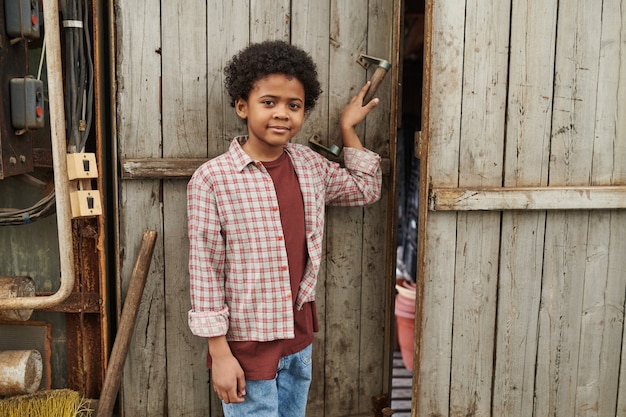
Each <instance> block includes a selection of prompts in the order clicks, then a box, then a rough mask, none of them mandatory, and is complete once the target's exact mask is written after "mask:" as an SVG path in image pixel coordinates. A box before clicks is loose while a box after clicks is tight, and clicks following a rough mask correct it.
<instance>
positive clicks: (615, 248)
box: [576, 1, 626, 416]
mask: <svg viewBox="0 0 626 417" xmlns="http://www.w3.org/2000/svg"><path fill="white" fill-rule="evenodd" d="M620 7H621V6H620V2H616V1H608V2H604V3H603V7H602V11H601V13H602V14H601V27H598V31H599V36H600V41H599V43H598V44H597V47H598V48H599V55H598V56H599V58H598V67H597V71H598V76H597V78H598V83H597V91H596V94H597V105H596V107H595V111H596V114H595V126H594V130H595V135H594V145H593V163H592V168H591V182H592V184H620V183H621V184H623V181H624V178H625V177H626V176H625V175H624V173H625V172H626V163H625V162H624V161H623V158H615V155H619V153H618V152H619V151H618V150H619V149H620V148H622V149H623V146H624V144H625V143H626V139H625V138H623V133H622V134H620V132H619V130H620V129H621V130H622V132H623V129H624V124H623V123H622V124H621V127H620V125H619V124H618V123H619V119H618V118H617V117H616V115H617V114H618V112H619V106H620V105H623V104H620V101H621V102H622V103H623V101H624V100H625V99H626V97H624V96H622V97H621V100H620V97H619V94H620V84H622V85H623V83H625V82H626V73H625V72H624V69H623V67H622V66H621V65H620V64H623V62H626V60H625V59H624V58H623V57H621V55H622V54H623V53H624V52H625V48H626V44H621V43H620V37H621V36H622V35H621V32H623V27H624V23H626V17H625V16H623V15H622V14H621V13H618V12H617V11H618V10H620ZM623 91H624V90H623V89H622V90H621V92H622V94H623ZM621 155H624V153H622V154H621ZM625 232H626V225H625V223H624V213H621V212H602V211H600V212H592V213H590V215H589V235H588V236H589V237H588V242H587V255H586V259H587V268H586V270H585V283H584V298H583V306H582V312H581V313H582V319H581V345H580V357H581V358H582V360H581V361H580V362H579V365H578V367H579V369H578V381H577V390H576V411H577V413H578V415H581V416H603V415H612V414H613V413H615V411H614V410H615V409H616V407H617V397H618V393H619V391H618V386H619V370H618V368H617V367H616V366H614V364H616V363H619V361H620V347H621V342H622V335H623V331H624V321H623V317H624V316H623V309H621V308H618V309H616V307H617V306H622V307H623V306H624V301H625V295H626V277H624V276H623V274H621V273H617V274H616V273H615V272H616V270H622V271H623V270H624V268H626V259H624V257H623V256H619V255H617V254H618V253H620V252H619V249H620V247H622V252H621V253H622V254H623V253H624V252H623V243H622V242H623V241H624V238H625V237H626V234H625ZM616 255H617V256H616ZM592 358H597V359H595V360H594V359H592Z"/></svg>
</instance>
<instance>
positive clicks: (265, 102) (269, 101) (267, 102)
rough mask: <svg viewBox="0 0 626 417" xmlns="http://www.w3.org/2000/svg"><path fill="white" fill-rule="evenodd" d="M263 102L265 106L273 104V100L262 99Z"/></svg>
mask: <svg viewBox="0 0 626 417" xmlns="http://www.w3.org/2000/svg"><path fill="white" fill-rule="evenodd" d="M263 104H265V105H266V106H271V105H272V104H274V100H263Z"/></svg>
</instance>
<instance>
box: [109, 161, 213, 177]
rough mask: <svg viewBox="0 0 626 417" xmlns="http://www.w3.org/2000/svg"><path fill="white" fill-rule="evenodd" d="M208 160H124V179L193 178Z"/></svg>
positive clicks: (122, 173)
mask: <svg viewBox="0 0 626 417" xmlns="http://www.w3.org/2000/svg"><path fill="white" fill-rule="evenodd" d="M207 160H208V158H137V159H124V160H122V164H121V166H122V172H121V176H122V179H125V180H134V179H167V178H191V175H192V174H193V173H194V172H195V170H196V169H198V167H199V166H200V165H202V164H203V163H205V162H206V161H207Z"/></svg>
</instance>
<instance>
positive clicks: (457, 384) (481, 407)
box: [450, 1, 510, 415]
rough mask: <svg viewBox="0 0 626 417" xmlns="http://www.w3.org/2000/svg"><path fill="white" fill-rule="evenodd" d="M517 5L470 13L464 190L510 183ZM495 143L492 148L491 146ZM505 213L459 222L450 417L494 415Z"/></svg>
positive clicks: (471, 6)
mask: <svg viewBox="0 0 626 417" xmlns="http://www.w3.org/2000/svg"><path fill="white" fill-rule="evenodd" d="M509 29H510V3H508V2H499V1H498V2H496V1H493V2H484V1H483V2H481V1H469V2H468V3H467V8H466V31H465V33H466V36H465V58H464V66H463V104H462V106H463V112H462V114H461V143H460V155H462V158H461V159H460V162H459V185H460V186H462V187H463V186H497V185H500V184H502V167H503V163H504V121H505V108H506V82H507V79H508V67H507V65H508V50H509ZM485 138H489V142H490V146H485ZM499 238H500V214H499V213H497V212H496V213H465V212H464V213H460V214H459V216H458V222H457V239H458V240H457V247H456V257H457V261H456V270H455V284H454V286H455V294H456V296H455V306H454V313H453V329H454V330H453V339H452V370H451V389H450V413H451V414H452V415H456V414H465V413H468V412H470V410H471V411H472V412H473V413H475V414H478V415H488V414H489V413H490V412H491V400H492V392H491V390H492V378H493V351H494V346H495V340H494V337H495V335H494V332H493V328H494V325H495V321H496V315H495V313H496V290H497V284H498V279H497V277H498V263H497V262H494V261H493V260H494V259H497V257H498V252H499Z"/></svg>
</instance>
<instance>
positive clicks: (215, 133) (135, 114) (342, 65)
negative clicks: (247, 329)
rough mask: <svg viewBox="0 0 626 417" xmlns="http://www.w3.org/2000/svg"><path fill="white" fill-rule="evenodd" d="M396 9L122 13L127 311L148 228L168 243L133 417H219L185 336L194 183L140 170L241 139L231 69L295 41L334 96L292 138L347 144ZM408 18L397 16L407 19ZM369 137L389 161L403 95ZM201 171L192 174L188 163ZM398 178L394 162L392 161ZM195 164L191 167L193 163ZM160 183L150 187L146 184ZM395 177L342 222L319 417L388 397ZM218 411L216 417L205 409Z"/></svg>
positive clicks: (321, 364) (216, 8) (202, 347)
mask: <svg viewBox="0 0 626 417" xmlns="http://www.w3.org/2000/svg"><path fill="white" fill-rule="evenodd" d="M398 3H399V2H398V1H396V0H369V1H367V2H363V1H356V0H350V1H346V0H326V1H318V0H316V1H312V0H302V1H300V0H298V1H290V0H268V1H256V0H233V1H228V2H223V1H216V0H209V1H204V0H202V1H200V0H171V1H170V0H168V1H159V0H118V1H116V2H115V3H114V26H115V43H116V51H115V70H116V82H115V88H116V90H117V93H116V103H115V115H116V120H115V122H116V129H115V137H116V138H115V139H116V141H117V157H118V159H119V165H120V167H121V172H120V175H119V177H120V181H119V185H118V191H117V192H118V196H117V199H118V211H119V215H118V216H119V219H118V221H119V236H118V248H119V268H118V269H119V286H120V293H121V294H120V298H121V301H122V302H123V299H124V294H125V291H126V288H127V287H128V281H129V277H130V273H131V271H132V268H133V264H134V259H135V256H136V253H137V250H138V246H139V243H140V239H141V235H142V232H143V230H144V229H154V230H157V231H158V233H159V236H160V239H159V241H158V243H157V246H156V248H155V253H154V256H153V259H152V265H151V272H150V275H149V277H148V283H147V286H146V289H145V292H144V295H143V299H142V304H141V306H140V309H139V314H138V319H137V324H136V328H135V332H134V338H133V341H132V344H131V350H130V352H129V356H128V358H127V361H126V366H125V372H124V379H123V391H122V392H123V397H124V401H123V407H122V408H123V411H124V412H125V415H127V416H151V417H157V416H168V415H169V416H207V415H211V416H218V415H221V409H220V406H219V404H218V403H217V401H216V399H215V397H214V396H210V393H212V390H211V389H210V382H209V373H208V372H207V370H206V368H205V358H206V351H207V349H206V340H204V339H201V338H198V337H195V336H193V335H192V334H191V333H190V331H189V330H188V327H187V311H188V310H189V308H190V305H189V294H188V273H187V256H188V241H187V236H186V206H185V187H186V183H187V179H188V178H186V177H185V175H184V174H183V175H182V176H180V177H176V176H172V175H169V174H168V173H167V170H165V172H164V173H163V177H162V178H158V176H156V177H157V178H155V176H152V178H146V176H145V175H144V176H143V177H142V175H141V174H139V175H132V178H130V177H131V176H129V175H128V172H126V171H125V169H126V168H127V166H128V165H127V162H128V161H129V160H131V159H143V160H144V162H145V161H146V160H147V161H148V165H150V164H156V165H158V164H159V163H160V162H163V161H165V160H166V159H167V158H181V159H182V160H189V161H197V160H198V159H200V160H205V159H207V158H210V157H213V156H216V155H218V154H220V153H222V152H224V151H225V150H226V149H227V147H228V145H229V143H230V141H231V139H232V138H233V136H235V135H237V134H241V133H244V127H245V126H244V125H243V124H242V123H241V121H240V120H239V119H238V118H237V117H236V115H235V113H234V111H233V109H232V108H231V107H230V105H229V102H228V98H227V97H226V96H225V94H224V91H223V74H222V68H223V66H224V64H225V63H226V61H228V60H229V59H230V58H231V57H232V55H233V54H235V53H236V52H237V51H238V50H240V49H241V48H242V47H244V46H246V45H247V44H248V43H249V42H255V41H261V40H265V39H285V40H289V41H291V42H292V43H294V44H297V45H299V46H301V47H303V48H304V49H306V50H307V51H309V52H310V54H311V55H312V56H313V58H314V60H315V61H316V62H317V63H318V66H319V68H318V69H319V76H320V79H321V83H322V88H323V90H324V94H323V95H322V97H321V98H320V100H319V102H318V105H317V108H316V109H315V110H314V111H313V112H312V113H311V114H309V115H308V118H307V119H306V121H305V126H304V127H303V129H302V131H301V133H300V134H299V135H298V137H297V138H296V139H295V140H296V141H297V142H300V143H307V142H308V138H309V137H310V136H311V135H313V134H317V135H319V136H320V137H321V138H323V141H324V143H326V144H332V143H336V144H340V138H339V132H338V129H337V127H338V120H339V112H340V110H341V108H343V106H344V105H345V104H346V103H347V102H348V101H349V99H350V98H351V97H352V96H353V95H354V94H356V92H357V91H358V89H359V88H360V86H362V85H363V84H364V83H365V81H366V80H367V77H368V75H371V71H370V73H367V72H366V71H365V70H364V69H363V68H361V67H360V66H359V64H358V63H357V62H356V61H357V58H358V56H359V54H362V53H367V54H369V55H373V56H377V57H381V58H384V59H392V54H393V51H394V50H397V48H395V49H394V48H393V44H394V41H395V40H394V36H393V35H394V29H393V26H392V23H393V19H394V11H395V12H397V10H398ZM396 15H397V14H396ZM391 78H392V77H389V79H387V80H385V82H384V83H383V85H382V86H381V88H380V90H379V94H378V96H379V97H380V98H381V104H380V105H379V107H378V108H377V109H376V110H375V113H374V114H373V115H371V116H368V119H367V121H366V123H364V124H363V125H361V126H360V127H359V133H360V134H361V137H362V138H363V139H364V144H365V145H366V146H367V147H368V148H370V149H372V150H374V151H376V152H378V153H380V154H381V155H382V156H383V157H384V158H387V159H389V156H390V149H389V148H390V141H389V139H390V136H391V135H390V132H395V124H394V123H395V122H394V120H395V116H394V112H395V108H394V106H393V105H392V95H393V94H395V93H394V91H393V90H394V89H392V88H391V86H392V82H391ZM190 163H191V162H190ZM387 163H388V165H389V160H387ZM187 165H189V164H187ZM148 176H150V175H148ZM388 181H389V177H388V176H385V186H384V188H385V190H384V197H383V199H382V201H381V202H379V203H377V204H375V205H373V206H371V207H368V208H365V209H331V210H330V211H329V213H328V217H327V219H328V220H327V230H326V232H327V233H326V236H327V238H326V258H325V263H324V264H323V267H322V272H321V276H320V282H319V284H318V311H319V318H320V321H321V332H320V333H319V334H318V335H317V337H316V341H315V344H314V347H315V348H314V356H315V358H314V374H315V375H314V382H313V386H312V388H311V393H310V401H309V413H308V415H310V416H333V417H335V416H340V415H347V414H352V413H357V412H364V411H368V410H370V409H371V408H372V397H373V396H375V395H379V394H382V393H384V392H385V390H387V389H388V387H387V378H388V364H387V358H388V357H389V352H388V351H389V348H390V346H389V345H390V341H389V337H388V336H389V328H388V327H389V326H388V325H387V323H388V322H389V310H390V307H389V301H388V300H390V298H391V296H390V288H391V285H390V284H389V283H390V282H391V278H390V275H391V274H390V271H389V269H390V268H389V267H388V266H387V265H389V262H387V257H388V254H387V245H388V241H389V239H390V238H389V236H387V224H386V220H385V219H386V218H387V204H388V199H389V196H390V194H389V186H388ZM209 409H210V410H211V412H210V413H209V412H207V410H209Z"/></svg>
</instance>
